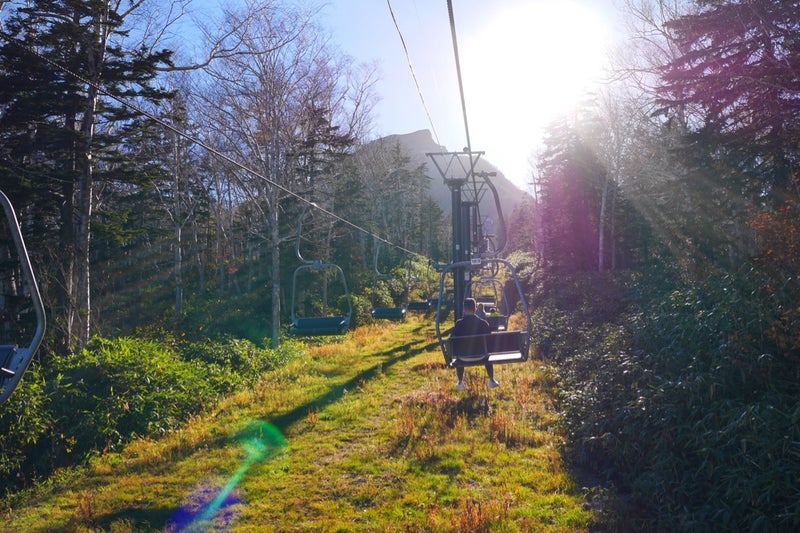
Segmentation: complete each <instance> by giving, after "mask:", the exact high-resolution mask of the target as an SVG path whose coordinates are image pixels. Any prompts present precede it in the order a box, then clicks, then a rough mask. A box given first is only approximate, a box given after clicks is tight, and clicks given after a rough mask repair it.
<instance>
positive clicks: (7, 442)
mask: <svg viewBox="0 0 800 533" xmlns="http://www.w3.org/2000/svg"><path fill="white" fill-rule="evenodd" d="M49 409H50V401H49V398H48V397H47V392H46V389H45V383H44V379H43V378H42V375H41V372H40V369H39V366H38V364H37V363H36V362H35V361H34V363H33V364H31V366H30V367H29V368H28V370H27V371H26V373H25V378H24V380H23V381H22V382H21V383H20V385H19V387H17V389H16V390H15V391H14V393H13V394H12V395H11V396H9V398H8V400H6V401H5V402H4V403H3V404H0V427H1V428H2V431H0V486H2V487H5V488H6V489H10V488H11V487H12V486H14V485H15V484H17V483H18V482H19V481H20V478H21V477H22V476H23V472H24V471H25V466H26V463H27V454H26V453H25V452H26V450H29V449H30V448H31V447H32V446H33V445H35V444H36V443H37V442H38V441H40V440H42V439H43V438H44V436H45V435H46V434H47V432H48V431H49V430H50V429H51V428H52V426H53V418H52V415H51V413H50V410H49Z"/></svg>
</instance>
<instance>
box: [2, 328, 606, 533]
mask: <svg viewBox="0 0 800 533" xmlns="http://www.w3.org/2000/svg"><path fill="white" fill-rule="evenodd" d="M326 342H329V343H326V344H318V345H311V346H309V350H308V352H307V354H305V355H304V356H303V357H300V358H298V359H295V360H293V361H291V362H289V363H288V364H287V365H286V366H285V367H282V368H279V369H277V370H275V371H273V372H270V373H268V374H266V375H264V377H263V379H262V380H261V382H260V383H259V385H258V386H257V387H255V388H254V390H252V391H248V392H245V393H241V394H238V395H235V396H232V397H229V398H226V399H225V400H223V401H221V402H220V403H219V404H218V406H217V407H216V409H214V410H213V411H212V412H209V413H207V414H205V415H203V416H201V417H197V418H196V419H194V420H192V421H191V422H190V423H189V424H187V426H186V427H185V428H184V429H182V430H180V431H177V432H174V433H172V434H168V435H164V436H163V437H161V438H159V439H155V440H153V439H142V440H138V441H136V442H134V443H132V444H130V445H129V446H128V447H127V448H126V449H125V450H124V451H123V452H121V453H119V454H108V455H105V456H103V457H97V458H95V459H94V460H92V461H91V463H90V464H89V465H88V466H87V467H86V468H84V469H81V470H80V471H77V472H75V471H72V472H65V473H63V474H61V475H60V477H59V479H58V481H55V482H53V483H51V484H49V485H48V486H46V487H39V488H38V489H37V490H36V492H35V493H32V494H28V495H26V496H25V497H24V498H23V497H20V498H17V499H16V500H15V501H12V502H7V508H6V509H5V510H4V515H5V516H4V520H3V525H2V529H3V531H28V532H36V531H42V532H43V531H54V530H59V531H115V532H124V531H221V530H225V531H348V532H349V531H398V532H399V531H437V532H439V531H444V532H447V531H453V532H456V531H588V530H589V527H590V524H591V521H592V516H591V514H590V512H589V511H587V510H586V507H585V505H584V503H585V502H584V497H583V495H582V494H581V491H580V489H579V488H578V487H577V486H576V484H575V482H574V481H573V479H572V478H571V477H570V474H569V472H568V470H567V468H566V467H565V465H564V464H563V462H562V458H561V456H560V454H559V451H558V450H559V443H560V439H561V438H562V436H561V435H560V433H559V429H558V427H557V425H556V420H555V419H556V415H555V413H554V411H553V409H552V406H551V399H552V393H553V387H554V384H553V383H552V381H551V380H550V379H549V378H548V375H547V371H546V367H544V366H543V365H541V364H540V363H538V362H536V361H531V362H528V363H526V364H519V365H505V366H502V367H498V368H497V370H496V374H497V379H498V380H499V381H500V383H501V387H500V388H498V389H492V390H488V389H487V388H486V382H485V373H484V371H483V369H482V368H480V367H479V368H473V369H468V370H467V390H466V391H456V390H454V388H453V385H454V372H453V371H452V370H448V369H446V368H444V365H443V364H442V357H441V354H440V352H439V350H438V346H437V344H436V342H435V337H434V336H433V328H432V326H431V325H430V323H428V322H425V321H424V320H423V319H421V318H417V317H411V318H409V319H408V320H407V321H406V322H404V323H402V324H380V325H377V326H370V327H363V328H359V329H358V330H356V331H354V332H351V333H350V334H349V335H348V336H347V337H346V338H343V339H339V340H331V339H326Z"/></svg>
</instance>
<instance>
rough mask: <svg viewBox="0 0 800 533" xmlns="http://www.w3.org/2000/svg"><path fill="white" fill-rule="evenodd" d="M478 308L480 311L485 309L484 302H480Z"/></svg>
mask: <svg viewBox="0 0 800 533" xmlns="http://www.w3.org/2000/svg"><path fill="white" fill-rule="evenodd" d="M477 310H478V311H483V304H482V303H479V304H478V307H477Z"/></svg>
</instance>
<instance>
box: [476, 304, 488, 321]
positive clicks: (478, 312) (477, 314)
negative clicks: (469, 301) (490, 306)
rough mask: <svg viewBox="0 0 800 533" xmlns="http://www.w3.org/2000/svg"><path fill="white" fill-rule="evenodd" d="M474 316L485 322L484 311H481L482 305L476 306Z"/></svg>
mask: <svg viewBox="0 0 800 533" xmlns="http://www.w3.org/2000/svg"><path fill="white" fill-rule="evenodd" d="M475 316H476V317H478V318H482V319H484V320H486V311H484V310H483V304H478V308H477V309H476V310H475Z"/></svg>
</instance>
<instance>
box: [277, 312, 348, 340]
mask: <svg viewBox="0 0 800 533" xmlns="http://www.w3.org/2000/svg"><path fill="white" fill-rule="evenodd" d="M349 327H350V317H347V316H315V317H302V318H295V319H294V321H293V322H292V325H291V326H290V327H289V333H290V334H292V335H296V336H298V337H302V336H315V335H344V334H345V333H347V330H348V328H349Z"/></svg>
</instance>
